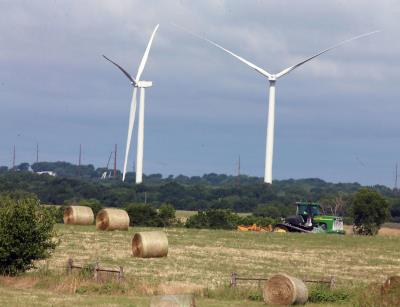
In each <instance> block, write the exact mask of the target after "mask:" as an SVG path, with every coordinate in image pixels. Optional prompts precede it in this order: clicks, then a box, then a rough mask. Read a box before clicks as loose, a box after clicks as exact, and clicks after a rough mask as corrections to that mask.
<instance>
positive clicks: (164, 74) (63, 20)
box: [0, 0, 400, 186]
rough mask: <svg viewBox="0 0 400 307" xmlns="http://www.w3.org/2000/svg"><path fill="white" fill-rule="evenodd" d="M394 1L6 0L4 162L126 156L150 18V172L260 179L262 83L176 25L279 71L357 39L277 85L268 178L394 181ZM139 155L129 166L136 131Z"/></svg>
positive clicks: (399, 151)
mask: <svg viewBox="0 0 400 307" xmlns="http://www.w3.org/2000/svg"><path fill="white" fill-rule="evenodd" d="M398 16H400V3H399V2H398V1H395V0H382V1H379V2H378V1H366V0H352V1H351V2H350V1H345V0H343V1H339V0H337V1H320V0H319V1H318V0H302V1H290V0H286V1H285V0H283V1H282V0H281V1H263V0H258V1H256V0H237V1H223V0H214V1H211V0H208V1H205V0H202V1H186V0H180V1H178V0H176V1H174V0H168V1H161V0H153V1H152V0H147V1H122V0H113V1H99V0H95V1H94V0H92V1H90V0H87V1H78V0H75V1H66V0H65V1H60V0H52V1H46V0H42V1H28V0H26V1H18V0H10V1H7V0H2V1H0V46H1V47H0V131H1V139H2V141H1V146H0V165H10V163H11V158H12V146H13V144H14V143H15V144H16V147H17V163H21V162H23V161H27V162H33V161H34V159H35V147H36V142H39V144H40V158H41V160H46V161H57V160H64V161H70V162H73V163H76V162H77V159H78V151H79V143H82V144H83V146H84V156H83V161H84V163H93V164H95V165H96V166H98V167H100V166H105V164H106V162H107V159H108V155H109V153H110V151H111V150H112V149H113V146H114V145H113V144H114V143H117V144H118V146H119V149H120V152H119V155H118V157H119V163H118V164H119V167H120V168H121V167H122V159H123V151H124V147H125V141H126V130H127V124H128V111H129V103H130V99H131V87H130V84H129V82H128V81H127V79H126V78H125V77H124V76H123V75H122V74H121V73H120V72H119V71H117V70H116V69H115V68H114V67H112V66H111V65H110V64H109V63H107V62H106V61H105V60H104V59H102V57H101V55H102V54H106V55H108V56H109V57H111V58H112V59H114V60H116V61H117V62H118V63H120V64H121V65H123V66H124V67H126V68H127V69H128V70H129V71H130V72H131V73H132V74H133V75H135V74H136V69H137V66H138V64H139V61H140V59H141V57H142V54H143V51H144V49H145V47H146V44H147V41H148V39H149V36H150V33H151V31H152V29H153V28H154V26H155V25H156V24H157V23H160V29H159V32H158V33H157V36H156V38H155V41H154V44H153V48H152V50H151V53H150V58H149V61H148V65H147V66H146V68H145V72H144V75H143V77H144V78H145V79H147V80H152V81H153V83H154V87H153V88H151V89H149V90H148V91H147V92H146V115H145V161H144V172H145V173H162V174H164V175H168V174H180V173H182V174H186V175H201V174H203V173H207V172H217V173H228V174H232V173H234V172H235V169H236V163H237V158H238V155H239V154H240V156H241V160H242V172H243V173H246V174H249V175H257V176H263V171H264V159H265V129H266V124H267V123H266V116H267V101H266V99H267V96H266V95H267V82H266V80H265V79H264V78H263V77H261V76H260V75H259V74H257V73H256V72H254V71H252V70H251V69H249V68H248V67H246V66H245V65H243V64H242V63H240V62H239V61H237V60H236V59H234V58H232V57H231V56H229V55H227V54H225V53H223V52H222V51H220V50H218V49H217V48H215V47H213V46H211V45H209V44H207V43H206V42H204V41H201V40H199V39H196V38H194V37H192V36H190V35H188V34H186V33H184V32H182V31H180V30H178V29H176V28H174V27H173V26H171V23H172V22H174V23H177V24H179V25H181V26H184V27H186V28H188V29H190V30H192V31H194V32H197V33H199V34H200V35H205V36H206V37H207V38H209V39H212V40H214V41H217V42H218V43H220V44H221V45H223V46H225V47H226V48H228V49H231V50H232V51H234V52H236V53H238V54H239V55H241V56H243V57H245V58H247V59H248V60H250V61H252V62H254V63H255V64H257V65H259V66H261V67H263V68H265V69H266V70H267V71H269V72H278V71H280V70H282V69H283V68H286V67H287V66H290V65H293V64H295V63H296V62H297V61H299V60H302V59H304V58H306V57H308V56H310V55H312V54H313V53H315V52H316V51H319V50H321V49H324V48H326V47H329V46H331V45H333V44H335V43H337V42H339V41H341V40H343V39H346V38H350V37H352V36H354V35H358V34H360V33H363V32H368V31H372V30H375V29H380V30H382V32H381V33H379V34H377V35H374V36H370V37H368V38H364V39H360V40H358V41H355V42H352V43H349V44H348V45H345V46H343V47H341V48H338V49H336V50H334V51H332V52H330V53H327V54H325V55H323V56H321V57H320V58H318V59H317V60H315V61H313V62H310V63H308V64H307V65H304V66H302V67H301V68H299V69H298V70H296V71H294V72H292V73H291V74H289V75H287V76H286V77H284V78H282V79H280V80H279V81H278V83H277V105H276V130H275V131H276V138H275V156H274V178H275V179H286V178H306V177H319V178H322V179H325V180H329V181H334V182H338V181H344V182H352V181H358V182H361V183H363V184H377V183H379V184H386V185H389V186H393V183H394V166H395V163H396V161H399V162H400V137H399V133H400V120H399V114H400V103H399V101H398V100H399V99H398V98H399V91H400V89H399V86H398V83H399V80H400V71H399V69H398V67H400V41H399V40H398V33H399V30H400V21H399V18H398ZM133 143H134V147H133V151H132V154H131V158H130V165H129V168H130V169H132V167H133V161H134V150H135V147H136V146H135V145H136V140H134V141H133Z"/></svg>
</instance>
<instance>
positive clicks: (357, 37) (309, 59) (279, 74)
mask: <svg viewBox="0 0 400 307" xmlns="http://www.w3.org/2000/svg"><path fill="white" fill-rule="evenodd" d="M378 32H380V31H373V32H368V33H364V34H361V35H358V36H355V37H352V38H349V39H346V40H344V41H342V42H340V43H338V44H336V45H334V46H332V47H329V48H328V49H325V50H322V51H321V52H319V53H317V54H315V55H313V56H311V57H309V58H307V59H305V60H304V61H301V62H300V63H297V64H296V65H293V66H290V67H288V68H286V69H284V70H282V71H281V72H280V73H278V74H276V78H280V77H282V76H284V75H286V74H288V73H289V72H291V71H292V70H294V69H296V68H297V67H300V66H301V65H303V64H305V63H307V62H308V61H311V60H312V59H314V58H316V57H317V56H320V55H321V54H324V53H325V52H328V51H330V50H332V49H335V48H337V47H340V46H342V45H344V44H346V43H349V42H351V41H354V40H356V39H359V38H362V37H366V36H369V35H372V34H375V33H378Z"/></svg>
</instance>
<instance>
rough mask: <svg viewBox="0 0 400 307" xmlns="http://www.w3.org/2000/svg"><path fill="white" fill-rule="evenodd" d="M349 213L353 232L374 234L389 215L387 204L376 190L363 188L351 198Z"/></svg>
mask: <svg viewBox="0 0 400 307" xmlns="http://www.w3.org/2000/svg"><path fill="white" fill-rule="evenodd" d="M351 215H352V218H353V231H354V233H356V234H359V235H376V234H377V233H378V231H379V228H380V227H381V225H382V224H383V223H384V222H385V221H386V219H387V218H388V216H389V205H388V203H387V201H386V200H385V199H384V198H383V197H382V196H381V195H380V194H379V193H378V192H376V191H374V190H371V189H368V188H363V189H361V190H359V191H358V192H357V193H356V194H355V196H354V198H353V202H352V208H351Z"/></svg>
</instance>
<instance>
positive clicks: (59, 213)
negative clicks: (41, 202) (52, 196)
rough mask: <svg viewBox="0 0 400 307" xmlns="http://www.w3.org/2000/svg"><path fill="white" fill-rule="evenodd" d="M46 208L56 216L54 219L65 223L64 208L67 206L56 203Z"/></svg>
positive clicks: (45, 207)
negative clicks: (56, 204)
mask: <svg viewBox="0 0 400 307" xmlns="http://www.w3.org/2000/svg"><path fill="white" fill-rule="evenodd" d="M44 209H45V210H47V211H48V212H49V214H51V215H52V216H53V218H54V221H55V222H56V223H60V224H62V223H64V210H65V206H59V207H57V206H54V205H48V206H44Z"/></svg>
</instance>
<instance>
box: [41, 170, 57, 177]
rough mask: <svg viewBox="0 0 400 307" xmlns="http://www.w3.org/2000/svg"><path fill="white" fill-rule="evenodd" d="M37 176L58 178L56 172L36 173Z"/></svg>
mask: <svg viewBox="0 0 400 307" xmlns="http://www.w3.org/2000/svg"><path fill="white" fill-rule="evenodd" d="M36 174H38V175H49V176H53V177H56V176H57V174H56V173H55V172H52V171H44V172H36Z"/></svg>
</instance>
